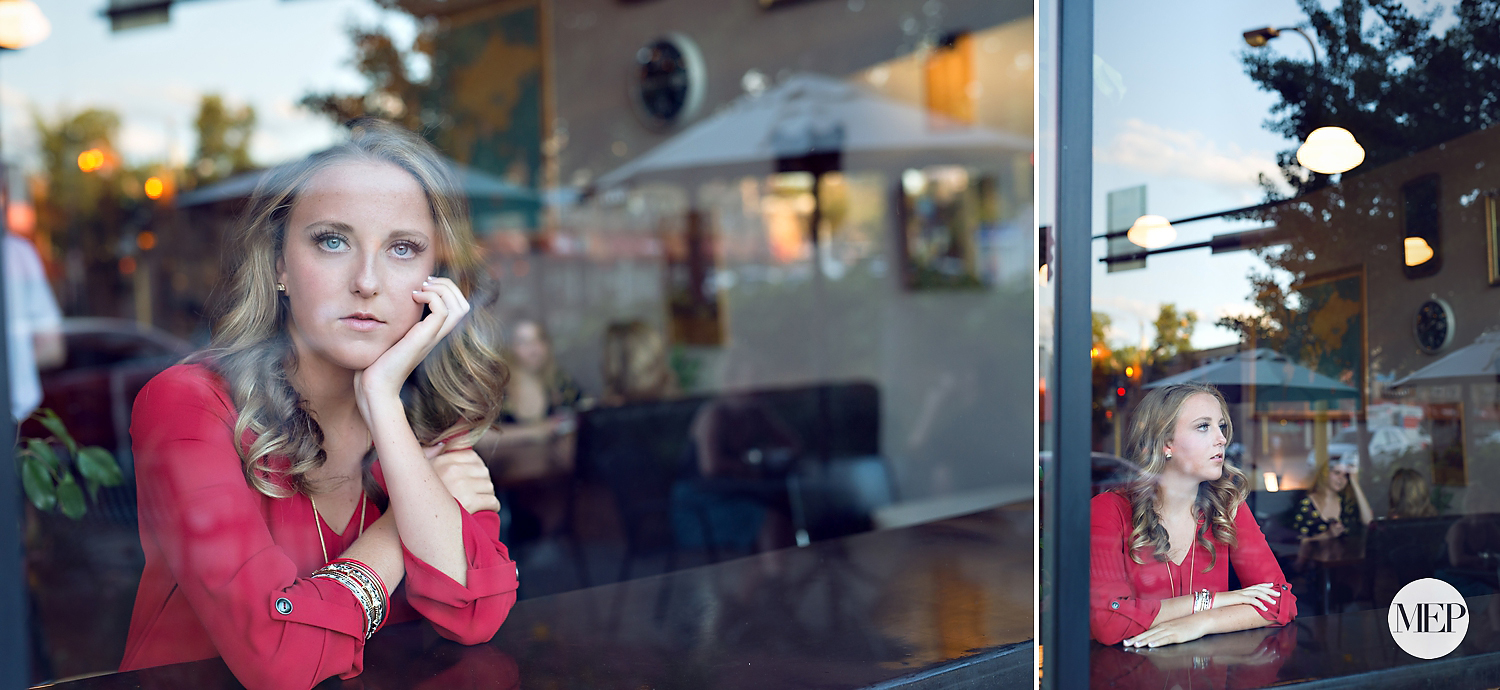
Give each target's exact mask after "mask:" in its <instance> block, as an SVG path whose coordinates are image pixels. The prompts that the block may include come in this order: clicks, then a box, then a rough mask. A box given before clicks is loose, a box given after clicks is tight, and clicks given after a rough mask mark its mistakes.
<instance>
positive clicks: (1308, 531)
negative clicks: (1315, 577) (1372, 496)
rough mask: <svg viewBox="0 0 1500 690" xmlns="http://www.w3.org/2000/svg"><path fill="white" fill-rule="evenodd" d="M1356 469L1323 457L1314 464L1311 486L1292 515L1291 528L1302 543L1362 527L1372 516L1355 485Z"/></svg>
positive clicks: (1356, 484) (1328, 538)
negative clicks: (1315, 466) (1314, 472)
mask: <svg viewBox="0 0 1500 690" xmlns="http://www.w3.org/2000/svg"><path fill="white" fill-rule="evenodd" d="M1357 472H1358V468H1356V467H1355V466H1354V465H1351V464H1347V463H1342V462H1335V463H1330V462H1328V461H1327V460H1324V461H1323V462H1320V463H1318V470H1317V474H1316V475H1315V476H1314V477H1313V488H1312V490H1311V491H1308V492H1307V496H1305V497H1303V498H1302V501H1301V502H1300V503H1298V504H1297V512H1296V514H1295V515H1293V517H1292V529H1294V530H1296V531H1297V535H1298V536H1299V537H1300V538H1301V539H1302V543H1303V544H1305V545H1308V544H1313V543H1316V542H1321V541H1328V540H1330V539H1337V538H1339V537H1342V536H1344V534H1346V533H1348V532H1349V531H1350V530H1351V529H1352V528H1353V527H1355V526H1358V527H1364V526H1365V525H1368V524H1370V521H1371V520H1374V519H1375V513H1374V511H1371V510H1370V503H1369V501H1366V500H1365V492H1364V490H1363V489H1361V488H1360V487H1359V482H1358V481H1357V479H1358V477H1357V476H1356V473H1357ZM1298 560H1299V562H1300V561H1302V560H1304V559H1303V558H1301V557H1299V559H1298Z"/></svg>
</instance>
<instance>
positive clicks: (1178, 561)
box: [1089, 383, 1297, 647]
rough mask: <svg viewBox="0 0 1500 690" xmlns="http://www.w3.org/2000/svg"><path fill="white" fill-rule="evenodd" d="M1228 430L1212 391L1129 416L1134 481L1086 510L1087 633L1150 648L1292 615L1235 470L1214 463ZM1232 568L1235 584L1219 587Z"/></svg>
mask: <svg viewBox="0 0 1500 690" xmlns="http://www.w3.org/2000/svg"><path fill="white" fill-rule="evenodd" d="M1232 434H1233V430H1232V429H1231V427H1230V425H1229V407H1228V405H1227V404H1226V403H1225V402H1224V397H1223V396H1222V395H1221V394H1220V393H1219V391H1218V389H1215V388H1213V387H1211V386H1206V385H1203V384H1198V383H1183V384H1176V385H1170V386H1162V387H1160V388H1156V389H1153V390H1152V391H1151V392H1150V393H1148V394H1147V395H1146V397H1145V398H1144V399H1143V400H1141V402H1140V404H1139V405H1138V406H1137V407H1136V409H1135V411H1134V412H1133V413H1132V415H1131V421H1130V429H1129V446H1128V450H1127V453H1128V454H1129V457H1130V459H1131V460H1132V461H1133V462H1134V463H1135V466H1136V471H1137V474H1136V476H1135V477H1134V478H1133V479H1132V480H1131V481H1130V483H1129V484H1128V485H1127V486H1126V487H1125V488H1124V489H1121V490H1119V491H1108V492H1105V493H1102V494H1099V495H1098V496H1095V497H1094V499H1093V501H1091V503H1090V510H1091V516H1090V530H1089V531H1090V536H1091V544H1090V549H1089V575H1090V579H1091V587H1090V592H1089V609H1090V614H1091V615H1090V632H1091V633H1092V634H1093V637H1094V639H1095V640H1098V641H1099V642H1102V643H1104V644H1118V643H1120V642H1121V641H1124V643H1125V645H1126V646H1130V647H1160V646H1162V645H1168V644H1176V643H1178V642H1187V641H1188V640H1195V639H1198V638H1200V637H1203V636H1204V635H1207V634H1210V633H1221V632H1231V631H1235V630H1248V629H1250V628H1260V627H1264V626H1267V625H1285V624H1286V623H1287V622H1288V621H1290V620H1292V618H1294V617H1296V615H1297V598H1296V597H1295V596H1293V595H1292V592H1291V586H1290V585H1288V584H1287V581H1286V577H1285V576H1284V575H1283V574H1282V572H1281V567H1280V566H1279V565H1277V563H1276V557H1275V556H1274V555H1272V553H1271V549H1270V547H1269V546H1267V545H1266V538H1265V535H1263V534H1262V533H1261V531H1260V526H1259V525H1257V524H1256V522H1255V517H1254V516H1253V515H1251V514H1250V509H1249V508H1248V507H1246V506H1245V505H1244V502H1245V496H1246V495H1247V494H1248V493H1249V491H1250V489H1249V484H1248V483H1247V482H1246V480H1245V473H1244V472H1243V471H1241V470H1240V469H1239V468H1237V467H1235V466H1233V465H1230V464H1226V463H1225V462H1224V449H1225V447H1226V446H1227V445H1228V443H1229V439H1230V436H1231V435H1232ZM1231 568H1233V569H1234V572H1235V574H1236V575H1237V576H1238V577H1239V580H1240V582H1241V583H1248V586H1246V587H1245V588H1243V589H1238V590H1234V591H1229V570H1230V569H1231Z"/></svg>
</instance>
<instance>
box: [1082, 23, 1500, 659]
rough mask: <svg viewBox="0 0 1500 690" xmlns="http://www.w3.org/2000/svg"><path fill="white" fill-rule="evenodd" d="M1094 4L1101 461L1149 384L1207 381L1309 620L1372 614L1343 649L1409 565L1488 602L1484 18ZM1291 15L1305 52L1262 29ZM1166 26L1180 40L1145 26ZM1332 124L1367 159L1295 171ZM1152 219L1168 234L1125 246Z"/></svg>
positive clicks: (1487, 53) (1492, 320) (1372, 629)
mask: <svg viewBox="0 0 1500 690" xmlns="http://www.w3.org/2000/svg"><path fill="white" fill-rule="evenodd" d="M1095 7H1096V24H1097V25H1098V26H1099V27H1101V31H1100V32H1099V33H1098V34H1097V39H1096V40H1097V44H1096V46H1097V53H1098V60H1099V62H1100V65H1099V70H1098V72H1097V73H1096V74H1098V75H1099V79H1098V84H1097V86H1098V88H1097V89H1096V96H1095V98H1096V101H1095V103H1096V110H1095V137H1096V139H1095V142H1096V156H1095V163H1096V165H1095V179H1094V184H1095V187H1096V188H1097V189H1098V190H1099V193H1098V194H1097V195H1096V197H1095V202H1094V203H1095V214H1094V215H1095V217H1096V218H1099V219H1100V222H1099V223H1098V225H1097V226H1096V227H1095V228H1094V234H1095V238H1096V239H1099V240H1103V241H1099V242H1096V243H1095V247H1096V250H1095V253H1094V256H1095V258H1096V259H1098V264H1097V265H1096V270H1095V272H1094V278H1093V284H1094V291H1095V292H1094V294H1095V298H1094V304H1093V309H1094V311H1095V319H1094V322H1095V329H1094V334H1093V338H1094V350H1095V359H1094V377H1093V379H1094V382H1093V385H1094V399H1095V415H1094V441H1095V449H1096V451H1099V452H1102V453H1112V454H1116V455H1119V454H1121V453H1120V451H1121V450H1122V446H1121V445H1120V439H1121V438H1122V436H1123V433H1122V422H1123V421H1124V420H1127V419H1130V417H1131V414H1132V413H1133V412H1134V411H1135V410H1136V409H1138V406H1139V405H1140V404H1141V402H1142V400H1143V399H1144V398H1146V397H1147V396H1148V395H1150V394H1151V391H1153V390H1157V389H1159V388H1161V387H1164V386H1166V385H1169V384H1171V383H1177V382H1182V381H1199V382H1205V383H1211V384H1214V385H1217V386H1219V387H1220V388H1221V390H1224V392H1225V394H1226V397H1227V398H1228V399H1229V404H1230V409H1229V416H1230V418H1231V419H1232V421H1233V425H1234V427H1235V428H1236V429H1237V430H1239V431H1240V433H1239V434H1237V438H1236V442H1235V443H1233V444H1232V445H1231V448H1230V449H1229V450H1228V451H1227V452H1226V457H1228V458H1229V459H1230V461H1231V462H1233V463H1234V464H1235V465H1236V466H1238V467H1239V468H1241V469H1242V470H1243V471H1244V472H1245V473H1246V475H1247V476H1248V478H1249V480H1250V484H1251V486H1250V488H1251V492H1250V494H1249V496H1248V498H1247V501H1246V504H1245V507H1246V508H1248V509H1249V510H1251V511H1253V514H1254V516H1255V519H1256V521H1257V522H1258V523H1259V525H1260V526H1261V529H1262V531H1263V532H1264V533H1265V535H1266V538H1267V540H1268V542H1269V545H1270V548H1271V550H1272V552H1273V553H1275V555H1276V557H1277V560H1278V561H1279V563H1280V565H1281V567H1282V568H1283V569H1284V570H1285V572H1286V574H1287V576H1288V578H1289V580H1290V582H1291V584H1292V585H1293V591H1295V592H1296V595H1297V597H1298V600H1299V604H1305V607H1301V608H1303V613H1304V615H1306V614H1314V615H1315V616H1327V617H1328V618H1327V619H1326V620H1328V621H1332V622H1330V623H1329V625H1330V626H1336V625H1337V622H1338V621H1342V620H1347V621H1351V625H1353V623H1352V622H1354V621H1358V625H1361V626H1365V627H1363V628H1360V629H1358V631H1357V632H1355V633H1352V634H1351V636H1347V637H1346V636H1344V634H1343V633H1342V632H1339V633H1338V637H1337V639H1334V640H1328V641H1327V642H1328V644H1331V645H1333V649H1335V650H1343V651H1346V652H1351V653H1353V654H1355V656H1358V655H1359V654H1360V653H1361V652H1362V651H1363V650H1367V649H1369V647H1368V646H1367V644H1368V643H1370V641H1371V640H1372V639H1375V638H1378V637H1380V636H1383V635H1385V634H1387V632H1386V631H1385V629H1384V628H1383V627H1382V624H1381V622H1380V621H1379V620H1378V618H1375V617H1363V616H1356V615H1355V614H1356V613H1358V612H1364V611H1380V610H1381V609H1383V608H1385V607H1387V606H1389V605H1390V603H1391V600H1392V597H1393V596H1394V595H1395V593H1396V591H1398V590H1399V588H1400V587H1401V586H1403V585H1405V584H1407V583H1409V582H1411V581H1413V580H1415V579H1418V578H1423V577H1433V578H1439V579H1442V580H1445V581H1448V582H1450V583H1453V584H1455V586H1456V587H1460V588H1461V591H1462V592H1463V593H1464V594H1465V595H1466V596H1470V597H1477V596H1484V595H1489V594H1492V593H1493V592H1494V591H1495V589H1494V588H1495V585H1494V584H1493V573H1488V574H1487V573H1486V568H1488V569H1490V570H1493V567H1492V566H1491V565H1489V564H1488V560H1487V559H1488V558H1489V556H1487V555H1486V554H1488V553H1489V547H1488V546H1486V544H1487V540H1488V537H1487V536H1485V535H1486V534H1487V533H1488V530H1489V526H1488V525H1489V523H1490V522H1492V520H1491V519H1490V518H1491V516H1492V515H1493V514H1494V513H1495V512H1496V510H1497V509H1496V507H1495V506H1493V505H1491V503H1492V501H1491V499H1492V498H1493V495H1494V491H1495V487H1496V482H1497V477H1496V476H1494V471H1493V468H1494V466H1495V465H1494V463H1493V462H1492V461H1493V460H1494V458H1493V457H1492V456H1493V455H1494V450H1495V448H1496V447H1497V446H1496V445H1495V444H1493V443H1492V442H1491V441H1492V439H1491V438H1490V437H1491V435H1493V433H1494V431H1495V429H1496V428H1500V421H1497V419H1500V418H1497V414H1496V409H1497V397H1496V395H1497V390H1500V389H1497V386H1496V385H1495V379H1494V377H1495V370H1494V368H1493V365H1494V362H1493V361H1492V360H1493V359H1494V358H1493V357H1492V355H1493V354H1494V352H1495V349H1496V348H1495V347H1494V344H1495V338H1494V336H1495V332H1496V330H1497V327H1500V316H1497V314H1496V312H1495V310H1494V308H1493V304H1492V302H1493V297H1494V296H1493V295H1492V294H1491V293H1490V290H1492V289H1493V286H1494V284H1495V280H1494V278H1495V276H1496V275H1497V273H1496V272H1495V271H1494V270H1493V267H1494V266H1496V265H1500V264H1496V263H1495V262H1494V257H1495V253H1496V251H1497V250H1496V247H1497V246H1500V245H1497V243H1496V240H1495V235H1494V228H1495V222H1494V208H1495V205H1494V203H1493V201H1492V200H1491V199H1492V197H1493V196H1494V194H1495V182H1494V180H1493V179H1492V177H1493V176H1492V175H1491V174H1490V172H1489V171H1490V169H1491V168H1492V167H1493V161H1492V160H1491V159H1492V158H1493V157H1494V153H1495V151H1496V146H1495V143H1496V139H1495V136H1494V134H1493V128H1492V127H1489V126H1488V125H1489V123H1490V122H1491V121H1492V120H1493V117H1494V116H1493V113H1490V112H1488V110H1489V109H1487V108H1486V106H1485V105H1484V104H1485V103H1488V101H1489V99H1490V98H1491V94H1493V93H1495V92H1496V90H1497V88H1500V70H1497V69H1496V68H1495V46H1494V45H1493V44H1492V42H1489V41H1488V40H1487V39H1485V38H1483V37H1484V36H1487V35H1489V33H1491V32H1492V31H1493V29H1494V16H1495V15H1494V12H1493V11H1491V10H1492V9H1493V8H1491V7H1489V6H1488V5H1487V4H1484V3H1469V2H1454V3H1440V4H1438V5H1435V6H1433V7H1432V8H1430V10H1431V11H1430V12H1423V11H1420V10H1418V9H1417V8H1415V7H1414V6H1411V5H1407V4H1399V3H1398V4H1394V5H1388V6H1382V7H1381V8H1380V9H1376V7H1375V4H1373V3H1368V2H1364V1H1363V0H1345V1H1341V2H1336V3H1331V4H1330V3H1314V2H1298V3H1290V2H1288V3H1279V4H1272V5H1263V4H1262V5H1258V6H1256V7H1254V8H1251V7H1249V6H1248V5H1246V6H1245V7H1243V8H1241V7H1237V6H1225V7H1222V8H1218V9H1216V10H1215V11H1213V12H1210V13H1208V14H1204V15H1202V16H1198V17H1195V18H1193V19H1182V20H1178V21H1174V22H1173V23H1172V24H1171V26H1169V27H1162V26H1158V25H1155V24H1151V25H1149V26H1148V24H1147V20H1145V19H1143V18H1140V17H1138V16H1135V14H1134V13H1133V12H1132V11H1131V10H1130V9H1129V8H1128V7H1126V6H1125V5H1124V4H1121V3H1114V2H1100V3H1096V4H1095ZM1185 8H1186V6H1184V9H1185ZM1106 26H1107V27H1110V30H1108V31H1104V30H1102V27H1106ZM1256 26H1270V27H1282V28H1278V29H1269V28H1268V29H1253V28H1252V27H1256ZM1247 28H1252V30H1251V31H1246V29H1247ZM1293 29H1295V30H1297V31H1298V32H1299V33H1301V34H1302V35H1304V36H1305V37H1307V39H1308V41H1307V42H1306V43H1305V44H1304V43H1303V42H1301V41H1297V40H1295V39H1294V40H1292V41H1277V42H1272V43H1267V42H1266V41H1267V40H1268V39H1270V38H1274V37H1275V36H1276V35H1277V34H1278V33H1281V32H1286V31H1290V30H1293ZM1162 31H1167V32H1169V33H1171V35H1173V36H1176V37H1180V38H1181V39H1182V40H1181V41H1177V42H1174V43H1173V47H1172V49H1171V50H1165V49H1155V48H1152V47H1150V46H1145V47H1143V45H1142V44H1141V43H1140V42H1139V40H1138V37H1139V36H1141V35H1145V34H1147V33H1159V32H1162ZM1241 36H1243V39H1244V40H1246V41H1249V42H1250V45H1251V46H1253V47H1251V48H1248V49H1247V48H1246V47H1245V46H1244V45H1243V44H1240V43H1239V41H1240V40H1241V38H1240V37H1241ZM1309 50H1310V52H1309ZM1184 56H1190V57H1191V59H1187V60H1184V59H1183V58H1184ZM1183 84H1200V85H1201V84H1209V85H1211V86H1209V87H1207V88H1206V89H1204V90H1200V91H1197V92H1194V93H1192V94H1191V95H1189V92H1188V91H1184V90H1183V89H1182V85H1183ZM1481 111H1485V112H1481ZM1335 126H1336V127H1339V128H1342V129H1343V130H1344V131H1346V132H1348V133H1350V134H1351V135H1352V137H1353V139H1354V140H1356V141H1357V143H1358V146H1360V147H1362V148H1363V154H1362V155H1363V160H1362V161H1359V162H1354V164H1353V165H1352V166H1351V165H1349V164H1348V162H1346V163H1345V164H1340V165H1335V166H1324V165H1323V164H1320V163H1317V162H1315V161H1313V160H1312V156H1311V153H1312V152H1311V151H1310V150H1309V149H1312V148H1315V145H1317V144H1318V140H1319V139H1321V138H1322V136H1323V135H1325V134H1327V132H1328V130H1326V129H1324V128H1326V127H1335ZM1304 142H1305V143H1304ZM1299 147H1301V149H1302V151H1301V152H1300V153H1299V151H1298V148H1299ZM1358 157H1359V156H1356V158H1358ZM1148 191H1149V205H1148V203H1147V202H1148V195H1147V192H1148ZM1147 214H1150V215H1159V216H1161V217H1163V218H1165V219H1169V221H1170V222H1171V224H1172V226H1173V227H1174V228H1175V229H1176V230H1177V232H1178V239H1176V240H1175V241H1174V242H1173V243H1170V244H1168V245H1166V246H1163V247H1160V248H1156V249H1152V250H1150V251H1147V252H1142V251H1141V250H1140V248H1139V247H1131V246H1130V245H1126V244H1124V243H1123V242H1120V241H1119V240H1120V239H1123V238H1124V237H1125V236H1126V234H1127V232H1128V231H1129V229H1130V226H1131V223H1132V222H1133V221H1134V220H1135V219H1136V218H1139V217H1141V216H1145V215H1147ZM1190 316H1196V318H1188V317H1190ZM1174 342H1175V343H1180V345H1181V347H1177V348H1175V349H1170V348H1168V347H1167V346H1168V345H1170V344H1172V343H1174ZM1471 602H1472V603H1473V610H1474V611H1476V612H1480V611H1484V610H1485V609H1486V607H1487V606H1488V604H1487V602H1485V601H1484V600H1472V599H1471ZM1316 625H1319V626H1321V625H1322V623H1318V624H1316ZM1329 629H1330V630H1343V628H1338V627H1333V628H1329ZM1386 639H1388V638H1386ZM1466 644H1468V643H1466ZM1474 644H1475V645H1478V646H1474V647H1472V649H1475V650H1479V649H1488V647H1486V646H1485V645H1488V644H1490V641H1489V638H1488V637H1486V636H1481V637H1479V638H1478V639H1477V641H1474ZM1356 650H1358V651H1356ZM1096 651H1098V650H1096ZM1100 653H1102V652H1100ZM1299 653H1300V650H1299ZM1096 658H1098V657H1097V656H1096ZM1366 659H1367V660H1369V659H1374V660H1373V661H1369V662H1368V663H1369V664H1371V665H1372V666H1366V667H1365V668H1371V667H1379V665H1380V664H1383V663H1387V658H1386V657H1385V656H1383V655H1379V654H1375V655H1373V656H1370V657H1366ZM1391 663H1395V661H1394V660H1391ZM1320 664H1321V662H1320ZM1355 665H1356V666H1358V664H1355ZM1351 668H1352V666H1349V665H1346V664H1336V663H1331V664H1329V665H1320V666H1319V667H1318V668H1317V669H1316V671H1315V672H1314V673H1315V675H1317V676H1318V677H1326V676H1331V675H1338V674H1339V673H1342V672H1349V670H1350V669H1351ZM1230 678H1231V682H1232V679H1233V674H1231V676H1230Z"/></svg>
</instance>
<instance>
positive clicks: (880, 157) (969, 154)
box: [599, 74, 1031, 187]
mask: <svg viewBox="0 0 1500 690" xmlns="http://www.w3.org/2000/svg"><path fill="white" fill-rule="evenodd" d="M1030 151H1031V138H1030V137H1018V136H1014V135H1009V134H1002V133H999V132H994V131H991V130H988V129H985V128H982V127H975V126H972V125H965V124H962V123H959V122H956V121H953V120H950V119H947V118H945V117H943V116H941V115H937V114H934V113H930V112H928V111H926V110H923V109H921V108H916V107H912V106H909V105H906V104H903V103H898V102H896V101H893V100H890V99H888V98H885V97H883V96H880V95H877V94H874V93H871V92H869V91H866V90H864V89H863V88H860V87H858V86H855V85H854V84H851V83H849V82H846V81H843V80H841V79H835V78H833V77H828V76H824V75H820V74H797V75H793V76H791V77H789V78H787V79H786V81H783V82H781V83H780V84H777V85H776V86H773V87H771V88H770V89H767V90H766V91H765V92H764V93H761V94H759V95H746V96H742V97H740V98H739V99H737V100H735V101H734V102H733V103H731V104H730V105H729V106H728V107H727V108H725V109H724V111H723V112H720V113H719V114H716V115H714V116H712V117H709V118H706V119H704V120H702V121H700V122H698V123H697V124H694V125H692V126H691V127H688V128H687V129H685V130H683V131H682V132H681V133H680V134H678V135H676V136H674V137H672V138H671V139H669V140H667V141H666V142H665V143H663V144H661V145H660V146H657V147H656V148H654V149H652V150H651V151H649V152H647V153H646V154H645V155H642V156H641V157H639V158H637V159H635V160H633V161H631V162H629V163H626V164H625V165H623V166H621V167H619V168H616V169H615V170H613V171H611V172H610V173H608V174H606V175H603V176H602V177H600V178H599V185H600V186H601V187H612V186H616V185H619V184H624V183H627V182H633V181H645V180H665V181H678V182H686V183H692V182H697V181H699V180H702V179H704V178H705V177H709V176H715V175H718V176H738V175H765V174H770V173H775V172H787V171H798V170H801V171H806V172H812V173H815V174H816V173H819V172H827V171H828V170H829V169H834V170H838V169H842V170H858V169H872V168H873V169H883V170H901V169H905V168H910V167H919V166H925V165H935V164H950V165H951V164H964V163H972V164H981V165H984V164H989V165H994V164H997V163H1000V162H1001V161H1000V160H998V157H999V156H1002V155H1004V154H1019V153H1027V152H1030ZM813 154H832V155H834V156H835V157H836V159H835V161H834V162H833V164H832V166H831V167H825V169H823V170H817V169H811V170H809V169H808V168H807V167H799V166H798V165H796V164H790V165H789V164H788V160H790V159H799V158H803V157H808V156H811V155H813ZM838 158H841V159H842V160H837V159H838ZM813 167H818V166H816V164H814V166H813Z"/></svg>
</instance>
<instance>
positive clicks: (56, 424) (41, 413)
mask: <svg viewBox="0 0 1500 690" xmlns="http://www.w3.org/2000/svg"><path fill="white" fill-rule="evenodd" d="M31 416H32V417H34V418H36V420H37V421H38V422H41V423H42V426H44V427H47V431H50V432H52V435H53V436H56V437H57V440H59V441H62V444H63V445H65V446H67V447H68V453H69V454H70V455H77V454H78V442H77V441H74V440H73V435H72V434H69V433H68V427H66V426H64V425H63V421H62V419H61V418H59V417H58V416H57V413H56V412H53V411H52V410H51V408H47V407H44V408H42V409H40V410H37V411H36V413H35V414H33V415H31Z"/></svg>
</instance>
